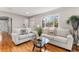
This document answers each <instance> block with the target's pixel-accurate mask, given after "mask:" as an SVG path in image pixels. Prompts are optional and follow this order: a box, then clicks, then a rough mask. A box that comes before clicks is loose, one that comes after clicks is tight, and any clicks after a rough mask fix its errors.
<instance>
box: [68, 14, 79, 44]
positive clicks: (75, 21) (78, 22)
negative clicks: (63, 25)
mask: <svg viewBox="0 0 79 59" xmlns="http://www.w3.org/2000/svg"><path fill="white" fill-rule="evenodd" d="M67 24H71V25H72V27H73V38H74V44H77V42H78V26H79V16H76V15H73V16H71V17H69V19H68V20H67ZM76 32H77V35H75V33H76Z"/></svg>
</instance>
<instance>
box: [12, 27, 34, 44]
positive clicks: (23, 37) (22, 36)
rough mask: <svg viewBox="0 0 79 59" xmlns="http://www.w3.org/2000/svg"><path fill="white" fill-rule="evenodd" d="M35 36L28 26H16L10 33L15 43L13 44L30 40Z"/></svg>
mask: <svg viewBox="0 0 79 59" xmlns="http://www.w3.org/2000/svg"><path fill="white" fill-rule="evenodd" d="M21 30H26V31H27V33H26V32H24V33H22V32H21ZM34 38H35V34H34V33H31V29H30V28H18V29H15V30H14V32H13V33H12V41H13V42H14V43H15V45H18V44H21V43H23V42H26V41H29V40H32V39H34Z"/></svg>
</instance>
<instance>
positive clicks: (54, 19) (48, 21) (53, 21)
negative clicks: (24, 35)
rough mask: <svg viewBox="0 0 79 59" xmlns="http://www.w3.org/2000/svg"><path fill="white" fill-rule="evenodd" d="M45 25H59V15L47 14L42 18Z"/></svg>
mask: <svg viewBox="0 0 79 59" xmlns="http://www.w3.org/2000/svg"><path fill="white" fill-rule="evenodd" d="M42 26H43V27H58V16H47V17H44V18H43V19H42Z"/></svg>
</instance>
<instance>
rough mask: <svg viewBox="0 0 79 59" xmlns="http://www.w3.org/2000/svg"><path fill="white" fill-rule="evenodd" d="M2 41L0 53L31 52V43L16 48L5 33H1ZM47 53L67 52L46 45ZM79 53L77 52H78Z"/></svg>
mask: <svg viewBox="0 0 79 59" xmlns="http://www.w3.org/2000/svg"><path fill="white" fill-rule="evenodd" d="M2 35H3V39H2V41H1V42H0V52H32V49H33V43H32V41H28V42H25V43H23V44H20V45H18V46H16V45H15V44H14V43H13V42H12V38H11V36H10V35H8V34H7V33H2ZM46 48H47V50H46V51H47V52H67V51H66V50H65V49H63V48H59V47H57V46H55V45H51V44H47V45H46ZM38 50H39V49H38V48H36V49H35V51H36V52H37V51H38ZM78 51H79V50H78Z"/></svg>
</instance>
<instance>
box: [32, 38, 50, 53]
mask: <svg viewBox="0 0 79 59" xmlns="http://www.w3.org/2000/svg"><path fill="white" fill-rule="evenodd" d="M48 42H49V39H48V38H46V37H42V38H41V39H34V40H33V45H34V46H33V49H32V51H34V49H35V48H39V49H40V52H42V51H41V49H42V48H43V47H44V51H46V46H45V45H46V44H47V43H48Z"/></svg>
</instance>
